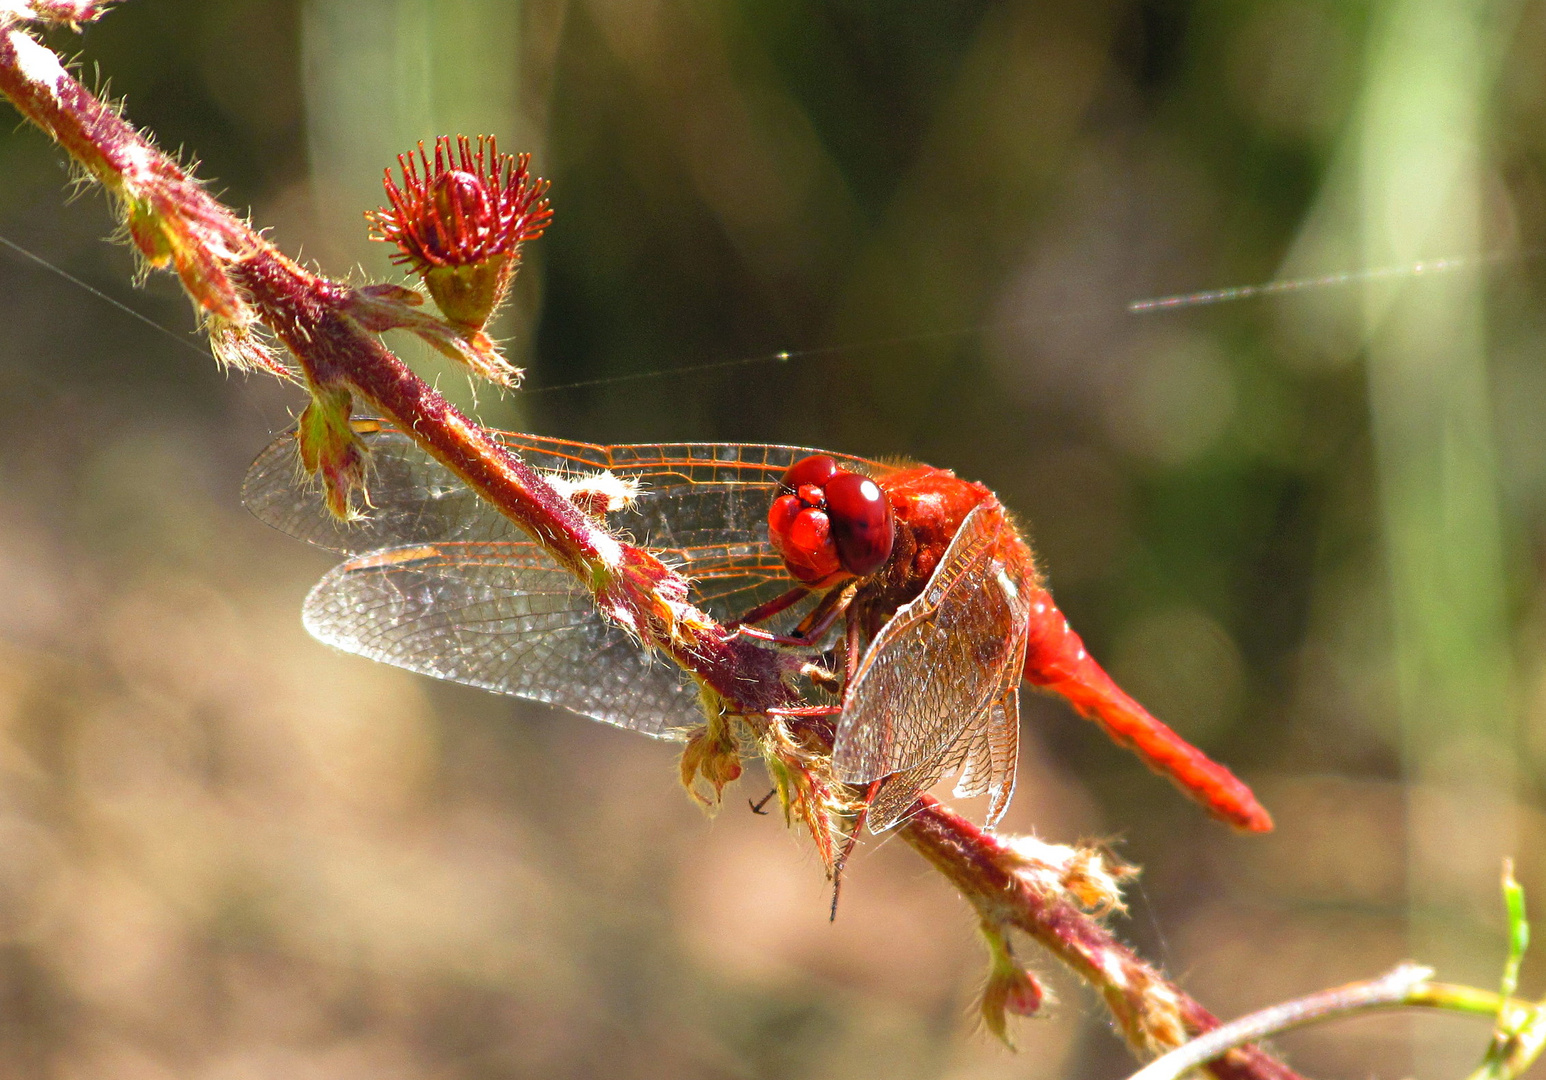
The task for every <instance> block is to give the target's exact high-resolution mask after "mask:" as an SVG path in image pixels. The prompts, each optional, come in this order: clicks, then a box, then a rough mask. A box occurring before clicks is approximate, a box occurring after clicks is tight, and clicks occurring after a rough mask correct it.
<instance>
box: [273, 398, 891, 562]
mask: <svg viewBox="0 0 1546 1080" xmlns="http://www.w3.org/2000/svg"><path fill="white" fill-rule="evenodd" d="M355 427H356V430H357V431H358V433H359V435H360V437H361V439H362V440H364V442H365V444H366V446H367V447H368V448H369V451H370V462H371V466H370V469H371V471H370V475H369V478H368V486H369V492H370V507H369V508H367V510H366V512H365V514H364V516H363V517H362V518H361V519H360V520H357V521H354V522H340V521H338V520H337V519H335V518H333V517H332V516H331V515H330V514H329V513H328V511H327V508H326V506H325V505H324V503H323V500H322V494H321V491H320V490H319V489H318V488H317V486H316V485H315V484H314V483H313V482H311V481H310V479H309V478H307V477H305V476H304V475H303V474H302V473H301V470H300V465H299V458H298V455H297V453H296V438H295V433H294V432H293V431H291V432H288V433H286V434H284V435H281V436H280V437H279V438H278V439H276V440H274V442H272V443H271V444H269V446H268V447H267V449H265V450H264V451H263V453H262V454H260V455H259V456H258V459H257V460H256V461H255V462H253V464H252V467H251V469H249V470H248V473H247V478H246V480H245V482H244V483H243V485H242V499H243V501H244V502H245V503H246V505H247V507H248V508H249V509H250V510H251V511H252V512H253V513H254V514H255V515H257V517H258V518H260V519H261V520H262V521H264V522H266V523H267V524H269V525H272V526H273V527H274V528H276V529H279V530H280V531H282V532H285V533H288V534H290V535H291V536H294V537H297V538H298V539H301V540H305V541H307V542H308V543H312V544H316V545H318V546H319V547H324V548H328V549H330V550H332V551H338V552H341V553H343V554H352V555H360V554H364V553H366V552H369V551H376V550H380V549H382V548H387V547H397V546H408V545H414V544H426V543H437V542H441V541H455V542H463V543H468V542H470V543H477V542H487V541H496V540H516V539H525V537H524V536H523V535H522V534H521V533H520V531H519V530H518V529H517V528H516V526H515V525H514V524H513V523H512V522H511V521H510V520H509V519H508V518H506V517H505V516H504V515H503V514H501V513H500V512H499V511H498V510H497V509H495V508H494V507H493V506H492V505H491V504H489V503H488V502H486V501H485V500H483V499H482V498H481V497H479V496H478V495H476V494H475V493H474V492H473V491H472V490H471V489H470V488H468V487H467V486H466V485H465V484H464V483H462V481H461V480H460V479H459V478H457V477H456V476H455V475H454V474H453V473H452V472H451V471H450V470H449V469H447V468H446V467H445V466H443V465H441V464H440V463H439V462H438V461H436V460H435V459H434V458H433V457H431V456H430V455H429V454H428V453H426V452H425V451H424V450H423V449H421V448H420V447H419V445H418V444H417V443H416V442H414V441H413V440H412V439H410V438H409V437H408V436H406V435H404V434H403V433H402V432H401V431H399V430H397V429H395V428H393V427H391V426H390V425H387V424H384V423H382V422H380V421H375V420H361V421H358V422H357V423H356V425H355ZM495 435H496V437H497V438H498V439H499V440H500V441H501V442H503V443H504V444H505V445H506V446H508V447H509V448H510V449H511V450H513V451H515V452H516V453H518V454H519V455H520V456H521V457H522V458H523V459H525V460H526V462H527V463H528V464H530V465H532V466H533V467H535V468H537V469H540V470H542V471H544V472H549V473H557V474H561V475H564V476H567V477H575V476H581V475H584V474H586V473H594V472H596V471H599V470H607V471H611V472H614V473H616V474H618V475H620V476H623V477H625V478H631V479H634V480H637V481H638V482H639V483H640V486H641V491H640V495H639V498H638V500H637V501H636V503H635V505H634V506H633V508H631V509H627V510H620V511H618V512H616V513H614V514H611V515H609V517H608V524H609V525H610V526H611V527H613V528H614V529H617V530H619V531H622V532H625V533H628V534H631V535H632V536H633V537H634V538H635V539H636V540H638V541H639V542H640V543H642V544H645V545H648V546H650V547H653V548H659V549H664V550H663V553H664V554H665V555H666V557H667V558H668V559H669V558H671V557H673V554H676V557H677V558H678V559H679V560H680V561H689V560H691V559H692V558H694V556H693V555H692V554H691V553H692V552H693V551H695V550H703V549H709V548H712V547H715V546H716V545H718V546H725V547H735V548H736V549H737V553H745V552H758V553H766V554H771V553H772V549H771V547H770V546H769V545H768V543H767V512H768V507H769V505H770V504H771V502H772V490H773V488H774V486H776V485H777V483H778V480H779V478H780V477H781V476H782V475H783V473H784V470H786V469H787V468H788V467H789V466H790V465H791V464H793V463H794V462H795V461H797V460H798V459H800V458H802V457H805V456H807V455H809V454H815V453H825V452H826V451H819V450H812V449H809V448H806V447H797V446H769V445H760V444H750V443H650V444H640V445H625V446H599V445H594V444H591V443H579V442H571V441H568V440H565V439H550V438H545V437H543V436H540V435H523V434H516V433H513V432H496V433H495ZM833 456H834V457H836V459H837V461H838V463H839V465H841V466H842V467H843V468H846V469H850V470H853V471H857V472H862V473H865V474H866V475H869V476H874V477H879V476H883V475H885V474H886V473H887V472H889V471H891V467H890V466H886V465H882V464H879V463H877V462H873V461H868V460H865V459H863V458H855V457H845V456H842V455H833ZM677 553H685V554H677Z"/></svg>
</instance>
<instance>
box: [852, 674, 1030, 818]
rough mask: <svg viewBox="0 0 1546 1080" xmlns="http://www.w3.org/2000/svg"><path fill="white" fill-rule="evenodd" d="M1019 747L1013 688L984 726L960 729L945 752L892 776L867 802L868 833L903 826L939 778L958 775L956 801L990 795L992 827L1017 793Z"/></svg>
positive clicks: (1017, 709) (1016, 697)
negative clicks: (871, 799) (914, 807)
mask: <svg viewBox="0 0 1546 1080" xmlns="http://www.w3.org/2000/svg"><path fill="white" fill-rule="evenodd" d="M1019 745H1020V692H1019V688H1018V687H1015V688H1012V689H1011V690H1010V691H1009V693H1008V695H1007V696H1005V697H1003V698H1000V699H999V700H997V701H995V702H994V703H993V705H992V706H991V709H990V712H989V714H988V719H987V723H985V724H982V725H980V726H976V727H967V728H963V729H962V730H961V732H960V734H959V735H957V736H956V741H955V742H954V743H952V744H951V745H950V748H949V749H948V750H947V751H946V752H945V753H944V754H941V755H939V756H937V757H935V758H933V759H930V760H925V761H923V762H920V763H919V764H917V765H914V766H913V767H912V768H911V769H906V770H904V771H902V772H899V773H892V774H891V775H890V776H888V777H886V779H885V782H884V783H883V784H881V786H880V790H879V791H877V792H876V793H875V798H874V800H873V801H872V802H871V803H870V809H869V813H868V815H867V816H866V820H867V821H868V822H869V828H870V832H872V833H882V832H885V831H886V830H887V829H889V828H891V827H892V826H894V825H898V824H900V823H901V822H903V821H905V820H906V819H907V817H908V815H909V814H910V813H911V812H912V808H913V806H914V804H916V803H917V801H918V796H919V795H921V794H923V793H924V792H925V791H928V790H929V789H930V788H931V787H933V786H934V785H935V784H937V783H939V779H940V777H942V776H949V775H950V774H951V773H953V772H955V771H956V770H957V769H959V770H961V779H960V780H959V781H957V782H956V786H955V791H954V794H955V796H956V798H958V799H971V798H976V797H977V796H979V795H987V796H988V813H987V815H986V817H985V819H984V824H985V825H987V826H988V827H989V828H992V827H993V826H994V825H996V824H997V823H998V820H999V819H1000V818H1001V817H1003V816H1004V811H1005V810H1007V809H1009V800H1010V799H1011V798H1013V797H1014V793H1015V764H1016V756H1017V754H1018V752H1019Z"/></svg>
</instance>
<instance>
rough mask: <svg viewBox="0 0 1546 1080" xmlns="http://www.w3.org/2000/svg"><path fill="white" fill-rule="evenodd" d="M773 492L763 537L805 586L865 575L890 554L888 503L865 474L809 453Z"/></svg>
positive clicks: (891, 531)
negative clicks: (771, 543) (849, 470)
mask: <svg viewBox="0 0 1546 1080" xmlns="http://www.w3.org/2000/svg"><path fill="white" fill-rule="evenodd" d="M778 492H779V493H778V496H777V497H776V498H775V499H774V500H773V505H772V507H770V508H769V510H768V536H769V538H770V539H771V540H772V541H773V546H774V547H775V548H777V549H778V553H779V554H780V555H782V556H783V558H784V565H785V566H787V567H788V568H789V572H790V573H791V574H793V575H794V576H795V577H796V578H797V579H799V580H800V581H802V582H804V583H805V584H807V585H817V586H820V585H831V584H835V583H836V582H838V581H841V580H842V579H844V578H847V577H859V578H864V577H869V576H870V575H871V574H874V573H875V572H876V571H878V570H879V569H880V568H881V567H883V566H885V565H886V560H887V559H889V558H891V545H892V541H893V538H894V532H895V527H894V525H893V520H892V513H891V503H890V502H889V501H888V500H887V499H886V493H885V492H884V491H882V490H881V489H880V485H878V484H876V483H875V481H873V480H871V479H870V478H869V477H868V476H862V475H860V474H859V473H855V472H847V471H845V470H843V469H839V468H838V467H837V462H835V461H833V460H832V459H831V458H830V457H828V456H827V455H826V454H815V455H813V456H811V457H807V458H801V459H800V460H799V461H797V462H795V463H794V464H793V465H791V466H790V467H789V470H788V471H787V472H786V473H784V477H783V479H782V480H781V481H779V486H778Z"/></svg>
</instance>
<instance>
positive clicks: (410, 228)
mask: <svg viewBox="0 0 1546 1080" xmlns="http://www.w3.org/2000/svg"><path fill="white" fill-rule="evenodd" d="M397 161H398V164H399V165H400V166H401V167H402V184H401V186H399V185H398V183H397V182H396V181H395V180H394V179H393V177H392V172H391V170H390V169H389V170H387V174H386V179H385V187H386V194H387V199H388V201H389V202H391V204H392V205H391V207H390V208H385V207H383V208H382V209H380V210H377V211H376V212H375V213H373V214H370V215H368V216H369V218H370V220H371V224H372V225H373V227H374V228H373V236H374V238H375V239H377V240H381V241H385V242H388V243H393V244H396V245H397V248H398V253H397V254H396V255H394V256H393V257H392V261H393V262H395V263H397V264H398V265H400V266H408V267H411V268H412V269H413V271H414V272H415V273H417V274H418V275H419V276H420V277H422V278H423V279H424V284H425V287H426V288H428V289H429V293H430V296H432V297H433V298H434V300H435V303H436V305H437V306H438V307H439V308H440V310H441V312H442V313H443V314H444V315H445V317H446V318H447V319H449V320H451V321H452V322H454V323H458V324H460V325H463V326H467V327H471V328H473V329H481V328H482V327H483V326H484V325H485V324H487V322H488V320H489V318H490V317H491V316H492V315H493V313H494V311H495V310H496V309H497V308H498V307H499V305H500V303H501V302H502V301H503V300H504V298H505V294H506V293H507V292H508V291H509V288H510V279H511V278H512V277H513V276H514V275H515V271H516V268H517V267H518V266H519V265H520V261H521V244H522V243H524V242H525V241H527V240H532V239H535V238H536V237H538V236H541V235H542V231H543V230H544V229H545V228H547V225H548V222H549V220H550V219H551V218H552V216H553V212H552V210H551V209H550V208H549V206H548V203H547V200H546V199H545V198H543V195H544V194H545V193H546V191H547V188H548V185H547V181H546V180H541V179H538V178H536V177H533V176H532V175H531V174H530V172H529V171H528V169H527V165H528V163H529V161H530V156H529V155H527V154H522V155H521V156H520V157H515V156H513V155H511V154H501V153H499V150H498V148H497V146H496V145H495V142H494V137H493V136H492V135H489V136H484V135H480V136H478V139H477V142H476V143H474V142H473V141H472V140H470V139H468V138H467V137H466V136H465V135H459V136H457V139H456V143H455V145H454V147H453V145H452V142H451V139H450V138H449V137H448V136H444V135H442V136H441V137H440V138H438V139H436V140H435V154H434V160H433V161H431V159H430V156H429V154H428V153H427V152H426V151H425V149H424V144H423V143H420V144H419V148H418V156H417V157H415V156H414V155H413V154H411V153H410V154H401V155H399V156H398V158H397Z"/></svg>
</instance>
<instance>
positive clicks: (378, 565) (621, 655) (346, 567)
mask: <svg viewBox="0 0 1546 1080" xmlns="http://www.w3.org/2000/svg"><path fill="white" fill-rule="evenodd" d="M304 619H305V623H306V628H307V629H308V630H310V631H311V633H312V634H313V635H315V636H316V637H317V638H318V639H320V640H322V641H324V642H326V643H328V644H330V645H334V646H337V647H338V648H340V649H343V650H345V651H347V652H352V653H357V654H359V655H361V656H367V657H369V658H371V659H373V660H380V661H383V662H385V663H388V664H394V665H396V666H398V667H402V668H407V669H408V670H409V671H416V672H419V673H420V674H423V675H431V676H433V677H435V678H437V679H448V680H450V681H452V682H459V683H466V684H468V685H470V686H477V687H481V688H483V689H485V690H492V691H495V692H496V693H501V694H513V695H515V696H517V697H524V698H530V699H532V700H535V701H545V702H548V703H550V704H553V705H561V706H563V707H564V708H566V709H572V710H573V711H575V712H577V713H581V714H582V715H585V716H590V717H594V718H595V719H597V720H602V721H605V722H606V723H609V724H616V725H618V726H619V727H625V728H630V729H632V730H634V731H642V732H644V733H645V734H647V735H654V736H657V737H660V738H678V737H681V735H682V734H683V733H684V732H686V731H688V730H690V729H692V728H694V727H696V726H698V725H699V724H701V723H702V722H703V717H702V714H701V712H700V711H699V708H698V692H697V689H696V687H695V686H694V684H693V682H692V680H691V679H689V678H688V677H687V676H686V675H684V674H683V673H682V672H681V670H680V669H678V668H677V667H676V665H675V664H673V663H671V662H670V661H668V660H663V659H658V658H655V657H652V656H651V655H650V654H649V653H647V652H646V651H645V650H644V649H643V648H641V647H640V646H639V644H638V643H637V642H636V641H634V640H633V639H632V638H630V637H628V635H627V634H625V633H623V631H621V630H619V629H617V628H616V627H615V626H612V625H610V624H609V623H607V622H606V621H605V620H604V619H602V617H601V616H600V615H599V614H597V612H596V608H595V606H594V604H593V603H592V602H591V598H590V595H589V594H588V593H586V592H585V591H584V590H583V589H581V588H580V587H579V586H578V584H577V583H576V582H575V581H574V578H573V577H572V576H571V575H570V574H568V573H567V572H565V571H563V570H561V569H560V568H559V567H558V566H557V565H555V564H554V563H553V562H552V561H551V560H549V559H548V557H547V555H546V554H545V553H544V552H543V551H542V550H541V549H540V548H538V547H537V546H536V545H535V544H530V543H491V544H438V545H437V544H428V545H419V546H412V547H399V548H390V549H387V550H385V551H380V552H376V553H374V554H371V555H366V556H364V557H362V558H358V559H353V560H351V561H349V562H346V563H344V564H342V565H341V566H338V567H335V568H334V569H333V570H332V571H331V572H330V573H328V574H327V576H325V577H324V578H323V579H322V580H321V581H320V582H318V583H317V586H316V588H314V589H313V590H312V591H311V595H310V596H308V597H307V598H306V605H305V609H304Z"/></svg>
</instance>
